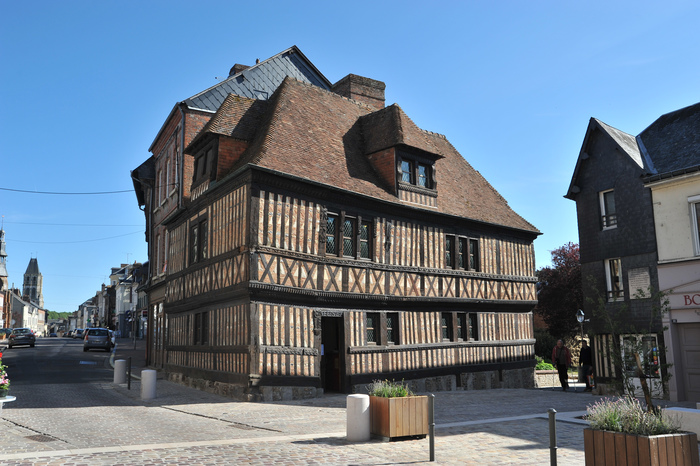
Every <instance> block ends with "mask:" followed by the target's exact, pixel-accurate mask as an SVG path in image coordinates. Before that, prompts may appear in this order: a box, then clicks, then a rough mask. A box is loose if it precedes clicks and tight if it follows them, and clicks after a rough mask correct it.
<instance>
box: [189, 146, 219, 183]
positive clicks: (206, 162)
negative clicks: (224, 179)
mask: <svg viewBox="0 0 700 466" xmlns="http://www.w3.org/2000/svg"><path fill="white" fill-rule="evenodd" d="M215 159H216V144H214V143H212V144H209V145H207V146H206V147H205V148H204V149H202V150H201V151H200V152H199V153H198V154H197V156H196V157H195V159H194V170H193V171H192V172H193V173H192V174H193V179H192V182H193V184H195V185H196V184H199V183H201V182H202V181H204V180H211V179H212V178H213V177H214V171H215V170H214V167H215V166H216V160H215Z"/></svg>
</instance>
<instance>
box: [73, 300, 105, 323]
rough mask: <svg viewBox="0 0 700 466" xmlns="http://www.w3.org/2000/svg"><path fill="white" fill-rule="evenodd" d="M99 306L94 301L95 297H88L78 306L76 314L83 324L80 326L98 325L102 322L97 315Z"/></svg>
mask: <svg viewBox="0 0 700 466" xmlns="http://www.w3.org/2000/svg"><path fill="white" fill-rule="evenodd" d="M98 310H99V307H98V306H97V304H96V303H95V298H90V299H88V300H87V301H85V302H84V303H82V304H81V305H80V306H78V315H79V316H80V321H81V323H82V324H83V327H82V328H90V327H100V326H101V324H102V322H101V320H100V316H99V312H98Z"/></svg>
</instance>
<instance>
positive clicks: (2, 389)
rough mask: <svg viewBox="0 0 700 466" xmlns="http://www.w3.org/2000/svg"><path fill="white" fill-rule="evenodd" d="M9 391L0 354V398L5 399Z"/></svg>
mask: <svg viewBox="0 0 700 466" xmlns="http://www.w3.org/2000/svg"><path fill="white" fill-rule="evenodd" d="M9 391H10V379H9V378H8V377H7V372H6V371H5V366H4V365H3V363H2V353H0V398H5V397H6V396H7V393H8V392H9Z"/></svg>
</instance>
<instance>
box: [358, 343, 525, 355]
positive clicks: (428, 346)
mask: <svg viewBox="0 0 700 466" xmlns="http://www.w3.org/2000/svg"><path fill="white" fill-rule="evenodd" d="M534 344H535V340H534V339H527V340H502V341H498V340H497V341H450V342H447V341H445V342H442V343H425V344H419V345H388V346H372V345H369V346H351V347H349V348H348V354H374V353H403V352H411V351H421V350H431V351H432V350H436V349H457V348H503V347H507V346H530V345H534Z"/></svg>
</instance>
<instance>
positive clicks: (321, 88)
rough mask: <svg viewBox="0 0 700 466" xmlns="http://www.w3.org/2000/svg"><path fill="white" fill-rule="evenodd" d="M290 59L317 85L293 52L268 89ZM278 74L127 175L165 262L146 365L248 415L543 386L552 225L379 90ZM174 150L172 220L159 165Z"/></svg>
mask: <svg viewBox="0 0 700 466" xmlns="http://www.w3.org/2000/svg"><path fill="white" fill-rule="evenodd" d="M285 54H292V55H295V56H298V57H300V58H304V61H303V63H304V64H305V66H306V68H307V69H308V70H313V71H314V73H317V72H316V71H315V70H316V69H315V67H313V66H312V65H310V63H309V62H308V61H305V57H303V55H301V53H300V52H299V51H298V49H296V48H292V49H289V50H288V51H285V52H283V54H280V55H277V56H275V57H273V58H271V59H270V60H267V61H265V62H261V63H260V64H258V65H256V66H257V67H259V68H257V69H255V71H256V73H258V75H257V76H258V78H259V79H260V77H261V76H260V75H261V74H262V75H264V76H267V75H268V73H269V74H270V75H273V74H274V73H273V72H274V71H275V67H274V66H272V64H274V60H276V59H277V58H279V57H281V56H284V55H285ZM266 63H267V65H268V67H267V68H265V67H261V66H260V65H263V64H266ZM297 63H298V62H297ZM254 68H256V67H252V68H250V69H244V70H243V71H241V72H239V73H238V74H233V75H232V77H233V78H234V80H235V81H237V82H241V83H242V82H247V80H248V77H247V76H246V73H247V72H249V71H251V70H253V69H254ZM234 71H235V67H234ZM275 76H277V75H275ZM317 76H320V73H318V74H317ZM321 77H322V76H321ZM282 78H283V79H280V80H279V82H277V83H276V84H275V85H274V86H273V88H271V89H270V91H269V93H266V94H264V95H262V94H255V95H248V94H243V93H241V94H238V95H237V94H236V93H237V92H238V91H237V90H236V89H233V90H229V91H227V92H229V94H228V96H226V95H225V93H224V94H223V96H219V100H218V101H217V103H216V105H215V107H216V108H214V109H213V110H215V112H212V111H209V112H207V113H206V114H200V115H198V117H199V119H198V120H197V121H198V125H195V126H194V127H193V128H191V129H190V130H189V131H187V132H186V134H187V138H185V139H184V141H182V140H181V139H179V138H174V140H173V139H172V138H171V135H172V134H179V133H177V132H175V133H172V131H173V124H179V121H180V120H177V121H172V120H171V119H172V118H173V113H171V117H169V119H168V121H167V122H166V127H168V128H170V130H169V131H170V132H169V133H167V134H165V135H164V134H163V131H161V133H160V134H159V136H158V137H157V139H156V142H155V143H154V146H152V148H151V150H152V151H153V153H154V154H155V155H154V157H152V158H151V159H149V161H147V164H148V165H151V164H153V163H155V167H156V169H155V170H151V169H150V168H148V165H146V166H144V165H142V166H141V167H139V168H137V169H136V170H134V172H132V177H133V178H134V185H135V188H136V191H137V198H138V199H139V205H140V206H143V207H144V211H145V214H146V219H147V226H146V234H147V238H148V239H149V261H150V263H151V264H153V267H152V268H151V277H150V278H151V286H150V288H149V298H150V309H151V312H152V316H151V319H152V320H151V322H149V327H148V328H149V348H150V351H151V353H150V354H149V362H150V363H151V364H152V365H155V366H157V367H163V368H164V369H165V371H166V372H167V373H168V376H169V377H170V378H171V379H173V380H179V381H183V382H185V383H189V384H192V385H196V386H209V387H214V388H215V389H216V390H218V391H220V392H222V393H226V394H228V395H231V396H236V397H240V398H243V399H249V400H257V399H261V400H271V399H279V398H299V397H306V396H315V395H317V394H319V393H321V392H322V391H324V390H326V391H336V392H353V391H361V390H362V389H363V388H364V386H365V385H366V384H368V383H370V382H371V381H372V380H375V379H384V378H394V379H404V380H407V381H409V380H410V381H411V383H413V384H415V386H416V387H419V388H421V389H457V388H460V389H462V388H464V389H467V388H490V387H531V386H532V385H533V383H534V382H533V377H534V372H533V366H534V339H533V329H532V318H533V317H532V308H533V307H534V305H535V304H536V297H535V282H536V277H535V264H534V251H533V241H534V239H535V238H536V237H537V235H538V234H539V232H538V230H537V229H536V228H535V227H533V226H532V225H531V224H530V223H528V222H527V221H526V220H524V219H523V218H522V217H520V216H519V215H518V214H516V213H515V212H514V211H512V210H511V209H510V207H509V206H508V204H507V202H506V201H505V200H504V199H503V198H502V197H501V196H500V195H499V194H498V193H497V192H496V191H495V190H494V189H493V187H492V186H491V185H490V184H489V183H488V182H487V181H486V180H485V179H484V178H483V177H482V176H481V175H480V174H479V173H478V172H477V171H476V170H474V169H473V168H472V167H471V165H469V163H468V162H467V161H466V160H464V158H463V157H462V156H461V155H460V154H459V153H458V152H457V151H456V150H455V149H454V147H452V145H451V144H450V143H449V142H448V141H447V139H446V138H445V137H444V136H442V135H439V134H435V133H431V132H427V131H423V130H421V129H419V128H418V127H416V126H415V124H414V123H413V122H412V121H411V120H410V119H409V118H408V116H407V115H406V114H405V113H404V112H403V111H402V110H401V108H399V107H398V106H397V105H392V106H389V107H386V108H384V83H381V82H379V81H375V80H372V79H368V78H363V77H360V76H355V75H348V76H347V77H346V78H343V79H342V80H340V81H339V82H338V83H336V84H335V85H333V86H330V85H328V84H327V81H326V80H325V78H323V79H319V80H318V82H316V83H314V82H313V81H312V82H311V83H309V82H302V81H300V80H297V79H294V78H290V77H286V78H285V77H284V76H282ZM263 81H264V80H263ZM304 81H306V80H304ZM319 83H320V84H319ZM201 95H202V94H199V95H198V96H201ZM193 100H194V99H189V100H188V101H186V102H192V101H193ZM187 105H190V104H185V105H182V106H180V108H181V109H182V110H183V112H185V113H184V114H185V115H188V113H187V112H190V113H191V112H192V111H193V110H192V108H189V109H187V108H186V106H187ZM174 114H175V115H178V113H174ZM179 115H180V117H181V116H182V114H179ZM168 141H171V142H168ZM175 141H178V142H179V141H182V142H179V143H180V144H182V146H179V147H186V150H185V151H184V153H185V157H184V163H183V165H184V166H185V169H184V170H183V171H181V172H179V173H180V176H179V177H178V176H175V179H174V180H171V181H170V183H174V184H175V188H174V190H173V195H174V194H176V193H178V192H179V193H180V194H179V195H178V196H179V197H173V203H174V204H175V206H171V205H170V204H168V202H169V201H168V199H170V198H168V197H167V196H166V197H163V196H162V195H163V194H166V193H168V192H169V191H168V190H167V189H164V188H163V186H164V185H163V184H164V183H165V184H166V185H168V184H169V182H168V177H167V176H164V175H163V176H161V175H160V174H159V173H160V168H159V167H163V166H164V165H163V163H162V162H159V160H160V159H161V157H162V156H161V155H159V154H162V153H163V151H165V153H166V154H173V155H174V156H176V155H177V154H178V153H179V152H178V150H179V148H178V146H177V144H176V142H175ZM171 143H172V144H174V145H173V146H172V149H167V148H168V147H171V146H169V145H168V144H171ZM171 160H175V161H176V162H175V163H174V165H176V166H177V165H178V162H177V160H179V159H178V158H177V157H175V158H174V159H171ZM165 166H166V167H167V160H166V163H165ZM153 173H156V175H155V176H153ZM174 173H175V174H176V173H178V172H174ZM159 196H160V197H159ZM158 199H160V200H158ZM162 209H167V210H168V213H167V215H165V216H163V215H161V213H160V211H161V210H162ZM159 237H160V239H158V238H159ZM151 241H155V243H153V242H151Z"/></svg>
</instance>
